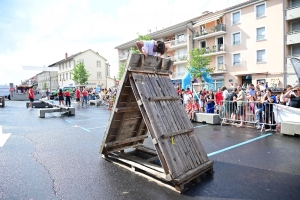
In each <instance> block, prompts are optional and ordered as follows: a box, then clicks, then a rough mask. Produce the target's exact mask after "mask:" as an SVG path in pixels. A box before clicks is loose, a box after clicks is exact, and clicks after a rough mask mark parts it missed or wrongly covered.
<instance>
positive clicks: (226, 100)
mask: <svg viewBox="0 0 300 200" xmlns="http://www.w3.org/2000/svg"><path fill="white" fill-rule="evenodd" d="M221 91H222V92H223V93H222V96H223V104H224V108H225V117H226V118H227V119H229V117H230V115H229V93H228V90H227V88H226V87H225V86H223V87H222V89H221Z"/></svg>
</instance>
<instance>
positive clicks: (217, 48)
mask: <svg viewBox="0 0 300 200" xmlns="http://www.w3.org/2000/svg"><path fill="white" fill-rule="evenodd" d="M203 49H205V54H209V53H217V52H222V51H225V44H218V45H214V46H212V47H211V48H210V47H206V48H203Z"/></svg>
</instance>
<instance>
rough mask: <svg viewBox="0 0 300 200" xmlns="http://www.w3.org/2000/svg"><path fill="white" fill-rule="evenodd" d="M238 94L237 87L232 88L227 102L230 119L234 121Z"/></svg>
mask: <svg viewBox="0 0 300 200" xmlns="http://www.w3.org/2000/svg"><path fill="white" fill-rule="evenodd" d="M237 94H238V89H237V88H234V89H233V91H232V93H231V94H230V96H229V103H228V107H229V108H228V114H229V117H230V118H231V119H232V121H233V122H234V121H236V120H237V118H236V113H237V103H236V98H237Z"/></svg>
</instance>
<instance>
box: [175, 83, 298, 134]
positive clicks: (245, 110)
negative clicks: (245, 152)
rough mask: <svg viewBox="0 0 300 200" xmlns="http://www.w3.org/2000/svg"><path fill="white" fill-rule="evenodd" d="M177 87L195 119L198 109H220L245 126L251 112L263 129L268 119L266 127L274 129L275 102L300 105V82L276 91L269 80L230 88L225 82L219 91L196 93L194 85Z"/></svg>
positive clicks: (222, 112) (199, 110)
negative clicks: (270, 85) (192, 87)
mask: <svg viewBox="0 0 300 200" xmlns="http://www.w3.org/2000/svg"><path fill="white" fill-rule="evenodd" d="M175 89H176V90H177V94H178V95H179V96H180V97H181V98H180V99H181V102H182V104H183V106H184V107H185V110H186V113H187V114H188V116H189V119H190V120H191V121H193V120H194V114H195V113H198V112H205V113H218V114H220V116H222V118H226V119H229V122H231V123H233V124H235V125H237V126H239V127H242V126H244V122H245V118H246V115H247V116H248V115H249V114H251V115H252V116H253V119H251V120H253V121H255V122H256V123H257V126H256V127H257V129H261V128H262V125H263V123H265V129H266V130H274V129H275V125H274V124H276V122H275V117H274V112H273V104H281V105H285V106H290V107H293V108H298V109H299V108H300V85H294V87H293V86H291V85H288V86H287V87H286V88H285V89H284V90H283V91H282V93H281V94H274V93H272V90H271V89H270V88H269V86H268V82H266V83H262V82H258V83H257V85H256V86H254V85H253V84H243V85H239V84H237V83H235V84H233V83H232V84H231V87H230V89H227V88H226V87H225V86H223V87H222V88H217V90H216V91H215V92H214V91H212V90H211V89H209V90H207V89H206V88H203V89H202V90H200V91H199V92H196V93H195V92H194V93H193V92H192V91H191V90H190V88H187V89H186V90H184V89H179V88H178V86H175ZM228 90H230V92H229V91H228ZM247 120H248V121H249V120H250V119H247Z"/></svg>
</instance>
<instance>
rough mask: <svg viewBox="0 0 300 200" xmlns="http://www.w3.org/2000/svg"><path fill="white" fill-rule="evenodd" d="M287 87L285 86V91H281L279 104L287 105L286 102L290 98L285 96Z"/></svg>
mask: <svg viewBox="0 0 300 200" xmlns="http://www.w3.org/2000/svg"><path fill="white" fill-rule="evenodd" d="M286 91H287V89H286V88H284V89H283V91H282V92H281V94H280V97H279V104H281V105H286V102H287V101H288V100H289V98H285V97H284V94H285V93H286Z"/></svg>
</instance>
